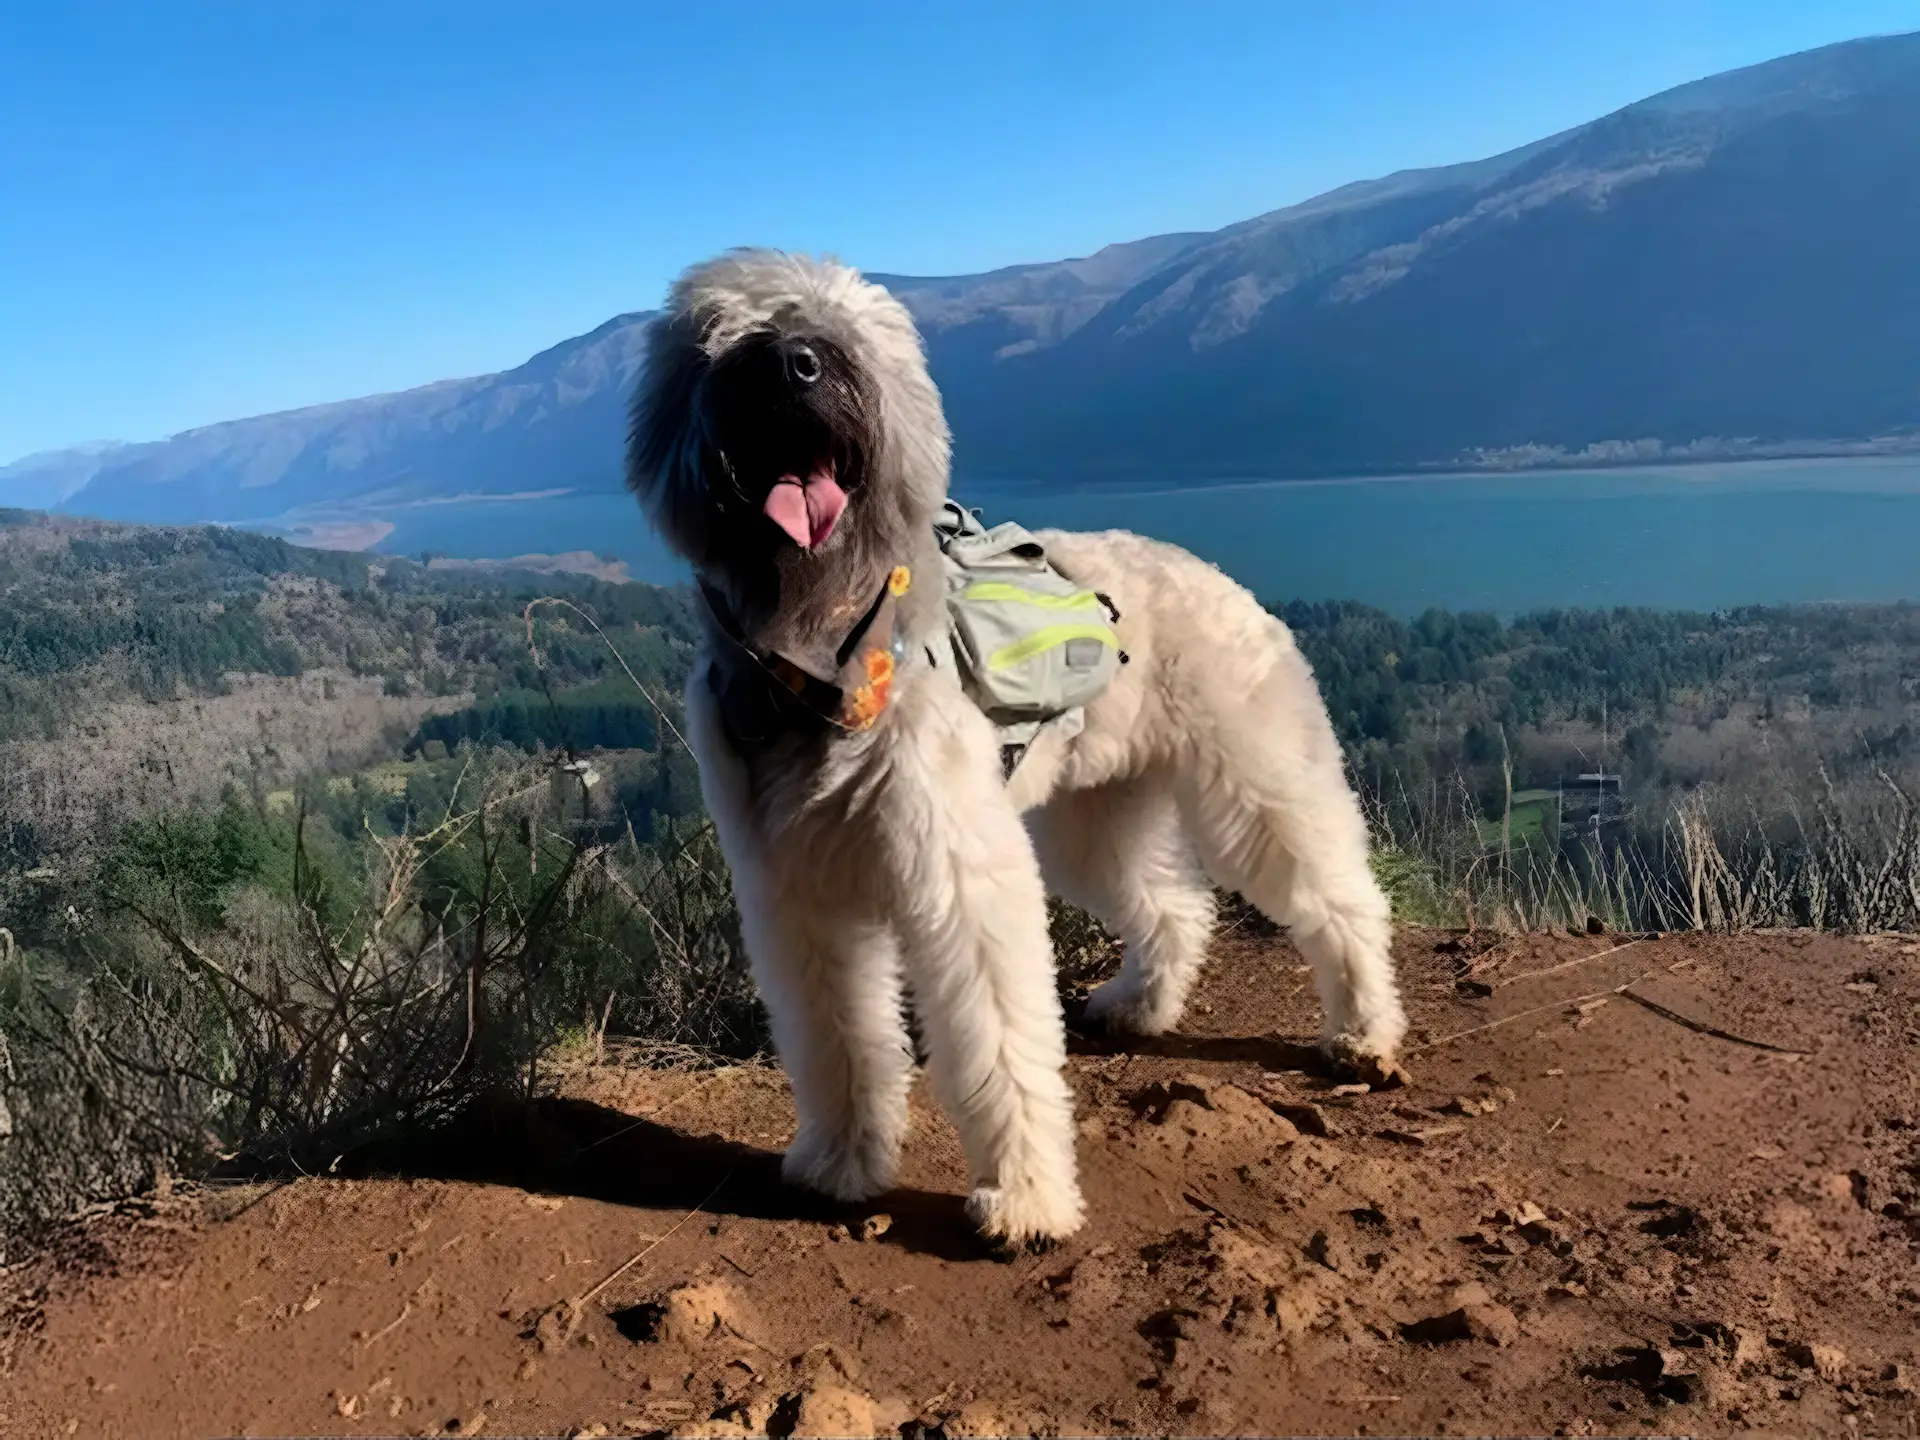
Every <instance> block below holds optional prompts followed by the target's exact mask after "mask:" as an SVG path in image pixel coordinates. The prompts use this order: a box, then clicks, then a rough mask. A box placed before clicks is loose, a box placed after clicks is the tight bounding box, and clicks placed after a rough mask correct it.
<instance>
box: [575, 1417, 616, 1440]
mask: <svg viewBox="0 0 1920 1440" xmlns="http://www.w3.org/2000/svg"><path fill="white" fill-rule="evenodd" d="M612 1433H613V1432H612V1431H610V1430H608V1429H607V1427H606V1426H604V1425H602V1424H601V1423H600V1422H599V1421H598V1420H596V1421H594V1422H593V1423H592V1424H591V1425H582V1426H580V1427H579V1428H578V1429H574V1430H569V1431H568V1432H567V1440H606V1437H607V1436H608V1435H610V1434H612Z"/></svg>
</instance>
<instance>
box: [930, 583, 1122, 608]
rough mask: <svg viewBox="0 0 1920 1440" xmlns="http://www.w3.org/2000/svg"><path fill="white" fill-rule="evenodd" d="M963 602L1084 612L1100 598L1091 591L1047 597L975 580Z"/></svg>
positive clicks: (1014, 586)
mask: <svg viewBox="0 0 1920 1440" xmlns="http://www.w3.org/2000/svg"><path fill="white" fill-rule="evenodd" d="M960 598H961V599H963V600H997V601H1000V602H1002V603H1003V604H1011V605H1033V606H1036V607H1038V608H1039V609H1042V610H1084V609H1086V608H1087V607H1088V606H1089V605H1098V604H1099V603H1100V597H1099V596H1098V595H1096V594H1094V593H1093V591H1091V590H1076V591H1074V593H1073V594H1071V595H1047V594H1043V593H1042V592H1040V591H1038V590H1025V589H1022V588H1021V587H1020V586H1018V585H1009V584H1008V583H1007V582H1006V581H1004V580H976V581H974V582H973V583H972V584H971V585H969V586H967V588H966V590H965V591H964V592H963V593H962V595H961V597H960Z"/></svg>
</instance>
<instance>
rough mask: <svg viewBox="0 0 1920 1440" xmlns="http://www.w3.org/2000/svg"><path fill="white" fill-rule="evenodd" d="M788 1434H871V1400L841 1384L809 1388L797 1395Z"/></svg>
mask: <svg viewBox="0 0 1920 1440" xmlns="http://www.w3.org/2000/svg"><path fill="white" fill-rule="evenodd" d="M742 1433H744V1432H742ZM792 1433H793V1434H794V1436H795V1437H834V1436H847V1435H871V1434H873V1433H874V1426H873V1400H872V1398H871V1397H870V1396H868V1395H866V1394H865V1393H863V1392H861V1391H859V1390H854V1389H851V1388H849V1387H847V1386H845V1385H835V1384H832V1383H830V1382H829V1383H823V1384H819V1385H815V1386H811V1387H809V1388H808V1389H806V1390H803V1391H801V1392H800V1408H799V1410H798V1411H797V1412H796V1414H795V1416H794V1423H793V1432H792Z"/></svg>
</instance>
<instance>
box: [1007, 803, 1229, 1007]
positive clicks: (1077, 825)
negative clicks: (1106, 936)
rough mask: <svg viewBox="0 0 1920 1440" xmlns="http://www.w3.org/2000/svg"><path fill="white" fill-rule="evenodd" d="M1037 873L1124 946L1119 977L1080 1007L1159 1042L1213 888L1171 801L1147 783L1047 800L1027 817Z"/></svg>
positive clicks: (1188, 971) (1206, 922) (1182, 1003)
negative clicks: (1202, 869)
mask: <svg viewBox="0 0 1920 1440" xmlns="http://www.w3.org/2000/svg"><path fill="white" fill-rule="evenodd" d="M1027 828H1028V829H1029V830H1030V831H1031V832H1032V835H1033V839H1034V846H1035V848H1036V849H1037V850H1038V852H1039V855H1040V871H1041V874H1043V875H1044V876H1045V877H1046V880H1047V884H1048V885H1049V886H1050V887H1051V888H1052V889H1053V891H1054V892H1055V893H1056V894H1058V895H1059V896H1060V897H1061V898H1062V899H1065V900H1068V901H1070V902H1072V903H1073V904H1075V905H1079V906H1081V907H1082V908H1083V909H1085V910H1087V911H1089V912H1091V913H1092V914H1093V915H1094V916H1095V917H1096V918H1098V919H1099V920H1100V921H1101V922H1102V923H1103V924H1105V925H1106V926H1107V927H1108V928H1109V929H1110V930H1112V931H1113V932H1114V933H1115V934H1116V935H1118V936H1119V937H1120V939H1121V940H1122V941H1124V942H1125V944H1126V958H1125V960H1124V961H1123V963H1122V965H1121V970H1120V974H1119V975H1118V976H1116V977H1115V978H1114V979H1112V980H1109V981H1107V983H1106V984H1104V985H1102V986H1101V987H1100V988H1099V989H1097V990H1095V991H1094V992H1093V994H1092V995H1091V996H1090V997H1089V998H1088V1000H1087V1018H1088V1019H1089V1020H1091V1021H1095V1022H1097V1023H1100V1024H1103V1025H1105V1026H1106V1027H1107V1028H1108V1029H1110V1030H1115V1031H1121V1032H1125V1033H1129V1034H1134V1035H1159V1034H1162V1033H1164V1032H1165V1031H1167V1030H1171V1029H1172V1028H1173V1027H1174V1026H1175V1025H1177V1024H1179V1023H1180V1015H1181V1012H1182V1011H1183V1010H1184V1009H1185V1008H1186V1003H1187V993H1188V991H1190V990H1191V989H1192V988H1193V982H1194V980H1195V979H1196V978H1197V977H1198V975H1199V973H1200V966H1201V964H1202V962H1203V961H1204V960H1205V959H1206V949H1207V937H1208V936H1209V935H1211V934H1212V933H1213V918H1214V905H1213V887H1212V885H1211V883H1210V882H1209V881H1208V879H1207V877H1206V876H1205V875H1204V874H1203V873H1202V872H1201V870H1200V867H1199V864H1198V862H1197V861H1196V860H1195V858H1194V854H1193V846H1192V844H1191V842H1190V841H1189V840H1188V839H1187V835H1186V831H1185V829H1184V827H1183V826H1182V824H1181V819H1180V813H1179V809H1178V807H1177V806H1176V805H1175V803H1174V798H1173V795H1172V794H1171V792H1169V791H1168V790H1167V789H1166V788H1165V787H1164V786H1163V785H1161V784H1158V783H1156V782H1154V781H1151V780H1145V779H1141V780H1131V781H1121V782H1116V783H1114V784H1110V785H1102V786H1099V787H1097V788H1095V789H1092V790H1078V791H1069V792H1066V793H1063V794H1060V795H1056V796H1055V797H1054V798H1053V799H1052V800H1050V801H1048V803H1047V804H1046V805H1045V806H1044V807H1043V808H1041V809H1039V810H1035V811H1031V812H1029V814H1028V816H1027Z"/></svg>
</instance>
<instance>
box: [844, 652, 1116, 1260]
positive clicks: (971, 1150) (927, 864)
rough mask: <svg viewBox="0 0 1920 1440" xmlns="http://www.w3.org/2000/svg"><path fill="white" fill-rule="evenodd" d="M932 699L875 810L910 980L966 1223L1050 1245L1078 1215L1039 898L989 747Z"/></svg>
mask: <svg viewBox="0 0 1920 1440" xmlns="http://www.w3.org/2000/svg"><path fill="white" fill-rule="evenodd" d="M937 693H938V692H936V694H937ZM939 698H941V699H945V700H946V703H945V704H933V703H930V704H928V705H927V706H926V708H925V709H923V710H922V711H921V713H920V714H919V715H917V716H914V717H912V722H913V723H912V725H911V728H907V726H905V725H903V726H902V728H901V730H896V731H895V732H894V734H895V735H896V736H898V737H899V738H898V740H897V741H896V751H895V754H894V756H893V773H892V775H891V777H890V780H889V785H888V791H887V794H886V795H885V796H884V797H883V799H882V801H881V803H882V804H883V805H884V806H885V811H886V813H885V814H884V815H883V817H882V820H883V828H884V833H885V835H886V837H887V840H888V846H887V852H888V856H889V859H890V862H891V864H890V868H891V870H892V871H893V876H894V884H895V887H896V894H895V897H894V898H895V902H896V907H897V908H896V910H895V923H896V924H897V926H898V928H899V931H900V937H901V941H902V949H903V958H904V961H905V965H906V970H907V980H908V984H909V986H910V987H911V989H912V991H913V998H914V1008H915V1013H916V1014H917V1015H918V1016H919V1018H920V1021H921V1024H922V1026H923V1027H924V1031H925V1038H926V1043H927V1051H928V1056H929V1061H930V1067H929V1068H930V1071H931V1075H932V1079H933V1083H934V1088H935V1091H936V1093H937V1094H938V1095H939V1097H940V1100H941V1103H942V1104H943V1105H944V1106H945V1108H946V1110H947V1113H948V1114H949V1115H950V1116H951V1117H952V1119H953V1122H954V1126H955V1128H956V1129H957V1130H958V1131H959V1132H960V1139H961V1142H962V1144H963V1145H964V1146H965V1147H966V1152H967V1163H968V1167H969V1169H970V1170H971V1171H972V1175H973V1193H972V1195H971V1196H970V1197H969V1198H968V1201H967V1211H968V1213H969V1214H970V1215H971V1216H972V1217H973V1219H974V1221H975V1223H976V1224H978V1225H979V1226H980V1228H981V1230H982V1231H984V1232H985V1233H986V1234H987V1235H989V1236H991V1237H994V1238H997V1239H1004V1240H1009V1241H1024V1240H1035V1239H1052V1238H1058V1237H1061V1236H1065V1235H1069V1234H1071V1233H1072V1232H1073V1231H1075V1230H1076V1229H1078V1228H1079V1226H1080V1222H1081V1216H1082V1209H1081V1200H1080V1188H1079V1184H1078V1181H1077V1179H1076V1178H1075V1157H1074V1131H1073V1094H1072V1091H1071V1090H1070V1089H1069V1088H1068V1085H1067V1082H1066V1077H1065V1075H1064V1074H1063V1073H1062V1071H1063V1069H1064V1067H1065V1064H1066V1058H1067V1056H1066V1030H1065V1024H1064V1021H1063V1019H1062V1017H1061V1013H1060V1000H1059V996H1058V994H1057V993H1056V991H1055V989H1054V980H1053V964H1052V950H1051V946H1050V944H1049V941H1048V938H1047V905H1046V891H1045V889H1044V888H1043V887H1042V885H1041V883H1040V867H1039V865H1038V863H1037V862H1036V860H1035V858H1034V853H1033V845H1032V842H1031V841H1030V840H1029V839H1028V837H1027V833H1026V829H1025V827H1024V826H1022V824H1021V823H1020V817H1019V815H1018V814H1017V813H1016V812H1015V810H1014V808H1013V805H1012V803H1011V801H1010V800H1009V799H1008V797H1007V792H1006V788H1005V786H1004V785H1003V784H1002V783H1001V777H1000V767H999V756H998V750H997V747H996V745H995V742H994V735H993V731H992V730H991V728H990V727H989V726H988V725H987V722H986V720H985V719H984V717H982V716H981V714H980V712H979V711H977V710H975V709H973V707H972V706H971V705H970V704H969V703H967V702H966V701H965V700H963V699H962V698H961V697H960V695H959V693H958V690H957V688H955V689H954V690H953V691H952V693H951V696H950V698H948V697H944V696H942V697H939ZM898 718H899V719H900V720H901V721H903V722H904V721H907V720H908V717H907V716H904V715H903V716H900V717H898ZM902 731H904V733H902Z"/></svg>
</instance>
